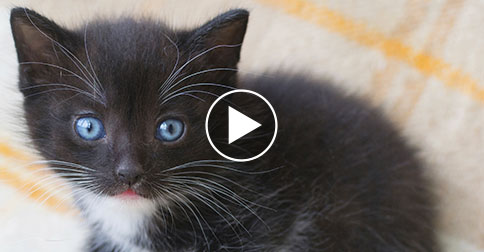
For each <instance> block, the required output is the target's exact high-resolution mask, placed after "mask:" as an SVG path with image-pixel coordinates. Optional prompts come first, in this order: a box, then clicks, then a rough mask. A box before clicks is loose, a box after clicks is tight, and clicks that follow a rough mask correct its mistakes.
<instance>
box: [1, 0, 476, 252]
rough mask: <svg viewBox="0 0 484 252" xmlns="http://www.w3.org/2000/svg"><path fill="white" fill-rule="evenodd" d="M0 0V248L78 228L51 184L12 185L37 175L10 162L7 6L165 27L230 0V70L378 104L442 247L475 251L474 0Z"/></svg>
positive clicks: (18, 143)
mask: <svg viewBox="0 0 484 252" xmlns="http://www.w3.org/2000/svg"><path fill="white" fill-rule="evenodd" d="M1 3H2V4H1V6H3V8H2V9H0V36H1V41H0V59H1V60H0V106H1V108H2V109H1V110H0V112H1V113H0V120H1V123H0V226H1V227H2V228H0V251H76V249H78V248H79V244H81V243H82V240H83V237H84V234H85V232H84V231H85V229H84V227H83V226H82V221H81V220H80V218H79V217H78V215H77V213H76V212H75V211H73V210H70V207H69V203H68V200H67V201H64V202H60V201H55V200H53V199H62V197H63V193H62V192H58V190H56V189H55V188H54V189H52V190H51V191H56V192H58V193H56V194H55V195H53V196H52V197H50V198H49V199H48V200H45V201H44V199H46V198H47V197H46V195H51V194H52V193H51V192H49V190H46V191H45V192H46V194H45V195H43V196H42V195H37V196H36V195H31V196H30V197H28V195H27V194H28V193H25V190H22V188H25V186H24V185H25V184H28V183H32V181H34V182H35V181H38V180H39V177H36V176H35V175H32V173H31V171H29V169H27V168H25V167H22V165H24V164H25V163H26V162H28V161H29V160H32V159H35V157H33V156H32V155H33V154H32V151H31V150H29V148H28V145H26V144H25V139H24V138H23V136H22V135H19V134H18V133H17V132H19V131H21V130H22V129H23V126H22V121H21V119H20V116H19V115H21V111H20V110H19V109H18V104H19V103H20V101H21V97H20V95H19V93H18V92H17V91H16V86H15V85H16V80H15V78H16V58H15V52H14V49H13V42H12V40H11V34H10V30H9V24H8V9H9V8H10V7H13V6H30V7H32V8H34V9H35V10H37V11H39V12H41V13H42V14H45V15H46V16H48V17H51V18H53V19H54V20H56V21H58V22H60V23H61V24H64V25H67V26H76V25H79V24H80V23H82V21H84V20H89V19H91V18H93V17H97V16H118V15H123V14H125V15H133V16H142V15H145V16H151V17H156V18H160V19H163V20H166V21H167V22H169V23H170V24H172V25H174V26H176V27H182V26H183V27H186V26H193V25H197V24H201V23H202V22H204V21H206V20H208V19H209V18H210V17H213V16H215V15H216V14H218V13H220V12H222V11H224V10H227V9H230V8H233V7H245V8H248V9H249V10H250V11H251V18H250V24H249V28H248V33H247V36H246V40H245V44H244V46H243V48H242V61H241V63H240V68H241V70H242V71H241V73H242V75H244V74H258V73H263V72H266V71H269V70H284V71H293V72H304V73H307V74H310V75H312V76H314V77H315V78H319V79H329V80H331V81H332V82H333V83H335V85H337V86H339V87H341V88H342V89H345V90H347V91H348V92H350V93H354V94H357V95H361V96H364V97H366V98H367V99H368V100H369V101H370V102H372V103H373V104H375V105H376V106H378V107H380V108H382V109H383V110H384V111H385V112H386V114H387V115H388V116H389V117H390V118H391V119H392V120H393V121H394V122H395V123H396V124H397V125H398V126H399V127H400V128H401V130H402V131H403V132H404V134H405V135H406V136H408V138H409V139H410V140H411V141H412V142H413V143H414V144H415V145H417V146H418V147H419V148H420V149H421V155H422V157H424V159H425V160H426V161H427V163H428V173H429V176H431V178H432V179H433V181H434V183H435V190H436V192H437V193H438V195H439V196H440V203H439V206H438V207H439V210H440V213H439V220H440V221H439V237H440V239H441V242H442V244H443V245H444V246H445V248H446V251H469V252H470V251H484V196H483V194H484V183H482V181H484V167H483V164H484V149H483V148H482V146H483V145H484V131H483V129H484V126H483V125H484V71H482V69H483V65H484V46H483V45H484V28H483V25H482V24H484V1H480V0H467V1H465V0H391V1H390V0H280V1H279V0H250V1H249V0H247V1H235V0H234V1H222V0H212V1H210V0H203V1H202V0H199V1H189V0H181V1H180V0H178V1H176V0H172V1H167V0H164V1H162V0H158V1H157V0H142V1H134V0H131V1H129V0H122V1H114V0H113V1H108V0H106V1H92V0H91V1H90V0H86V1H74V0H64V1H61V0H58V1H54V0H46V1H14V0H11V1H3V2H1ZM40 184H42V183H40ZM34 188H36V187H35V186H34ZM42 188H44V189H45V188H49V186H48V185H42ZM44 189H42V190H44ZM42 190H40V191H42ZM22 191H24V192H22ZM64 195H65V194H64ZM41 196H42V197H41ZM43 201H44V202H45V203H43V204H40V203H39V202H43Z"/></svg>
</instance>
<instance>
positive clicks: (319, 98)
mask: <svg viewBox="0 0 484 252" xmlns="http://www.w3.org/2000/svg"><path fill="white" fill-rule="evenodd" d="M248 16H249V14H248V12H247V11H245V10H232V11H229V12H227V13H224V14H222V15H220V16H218V17H216V18H215V19H213V20H211V21H209V22H208V23H206V24H205V25H203V26H201V27H199V28H196V29H194V30H173V29H170V28H168V27H166V26H165V25H163V24H160V23H158V22H155V21H152V20H134V19H130V18H123V19H119V20H112V21H96V22H91V23H89V24H87V25H86V26H85V27H82V28H81V29H77V30H67V29H64V28H62V27H60V26H58V25H57V24H55V23H54V22H52V21H50V20H49V19H47V18H45V17H42V16H41V15H39V14H37V13H35V12H33V11H31V10H26V9H22V8H17V9H13V10H12V13H11V25H12V31H13V35H14V39H15V45H16V48H17V53H18V59H19V62H20V67H19V69H20V81H19V87H20V90H21V91H22V93H23V94H24V96H25V101H24V109H25V116H26V119H27V123H28V127H29V130H30V136H31V138H32V139H33V142H34V143H35V146H36V147H37V149H38V150H39V152H40V153H41V154H42V156H43V157H44V158H45V159H47V160H51V161H49V162H50V165H51V166H52V169H54V170H55V171H57V172H59V174H60V175H61V176H63V177H65V178H66V179H68V180H69V181H70V183H71V184H72V187H73V192H74V194H75V197H76V200H77V201H76V202H77V204H78V206H79V208H80V209H81V210H82V212H83V214H84V215H85V217H86V220H87V221H88V223H89V225H90V226H91V228H92V234H91V240H90V242H89V244H88V245H87V248H86V249H87V250H88V251H123V252H124V251H164V252H170V251H173V252H182V251H183V252H193V251H197V252H201V251H291V252H294V251H295V252H298V251H337V252H341V251H436V250H437V248H436V246H435V239H434V231H433V228H434V226H433V220H434V218H433V216H434V213H433V211H432V210H431V208H432V205H431V202H432V201H431V196H430V193H429V190H428V189H427V187H426V186H427V182H426V180H425V179H424V178H423V175H422V172H423V171H422V167H421V164H420V162H419V161H418V160H417V158H416V157H415V152H414V150H412V148H410V147H408V146H407V145H406V144H405V142H404V141H403V139H402V138H401V136H400V135H399V134H398V133H397V132H396V131H395V129H394V128H393V127H392V126H391V125H390V124H389V123H388V122H387V121H386V120H385V119H383V118H382V117H381V115H380V114H379V113H378V112H377V111H375V110H373V109H370V108H368V106H367V105H366V104H365V103H363V102H361V101H359V100H357V99H355V98H351V97H345V96H343V95H341V94H340V93H339V92H337V91H335V90H333V89H332V88H330V87H329V86H323V85H322V84H323V83H316V82H312V81H310V80H307V79H306V78H298V77H289V76H283V75H275V77H273V78H253V79H247V80H246V81H244V82H241V81H237V75H236V72H235V68H236V66H237V63H238V61H239V56H240V46H241V43H242V41H243V38H244V33H245V30H246V26H247V21H248ZM233 88H248V89H252V90H254V91H256V92H259V93H261V94H262V95H264V96H265V97H266V98H267V99H269V101H270V102H271V103H272V105H273V106H274V107H275V110H276V113H277V115H278V118H279V134H278V136H277V139H276V142H275V144H274V145H273V146H272V148H271V149H270V150H269V152H267V153H266V154H265V155H264V156H262V157H261V158H259V159H257V160H254V161H251V162H245V163H237V162H231V161H228V160H224V159H223V158H222V157H220V156H219V155H218V154H217V153H216V152H215V151H214V150H213V149H212V148H211V147H210V145H209V142H208V140H207V137H206V135H205V128H204V124H205V116H206V113H207V110H208V108H209V106H210V105H211V103H212V102H213V101H214V100H215V99H216V98H217V97H218V96H220V95H221V94H223V93H225V92H227V91H229V90H231V89H233ZM229 102H230V101H229ZM246 109H248V110H249V111H250V110H252V111H253V112H257V109H258V108H257V107H256V106H252V107H251V106H250V104H249V103H248V105H247V107H246ZM211 130H212V131H215V132H216V131H217V130H220V129H218V128H217V127H214V128H212V129H211ZM257 137H259V139H262V140H263V139H264V137H265V136H264V134H262V135H259V136H254V139H257ZM252 142H255V143H256V144H257V142H258V141H252ZM250 148H251V146H242V147H241V151H247V150H249V151H250V150H251V149H250Z"/></svg>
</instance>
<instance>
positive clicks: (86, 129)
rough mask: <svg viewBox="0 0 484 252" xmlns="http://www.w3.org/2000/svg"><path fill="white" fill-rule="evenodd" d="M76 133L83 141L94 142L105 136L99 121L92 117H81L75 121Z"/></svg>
mask: <svg viewBox="0 0 484 252" xmlns="http://www.w3.org/2000/svg"><path fill="white" fill-rule="evenodd" d="M75 127H76V133H77V134H78V135H79V136H80V137H81V138H82V139H84V140H88V141H94V140H98V139H101V138H103V137H104V136H105V135H106V132H105V131H104V126H103V123H102V122H101V120H99V119H97V118H94V117H81V118H79V119H77V121H76V125H75Z"/></svg>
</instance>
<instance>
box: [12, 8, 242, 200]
mask: <svg viewBox="0 0 484 252" xmlns="http://www.w3.org/2000/svg"><path fill="white" fill-rule="evenodd" d="M247 21H248V12H247V11H245V10H232V11H229V12H226V13H225V14H222V15H220V16H218V17H216V18H215V19H213V20H211V21H209V22H208V23H206V24H204V25H202V26H201V27H199V28H196V29H193V30H184V31H175V30H172V29H170V28H168V27H166V26H164V25H162V24H159V23H157V22H154V21H149V20H143V21H137V20H134V19H129V18H126V19H120V20H117V21H97V22H91V23H89V24H88V25H86V26H83V27H81V28H79V29H76V30H68V29H65V28H62V27H61V26H59V25H57V24H55V23H54V22H52V21H51V20H49V19H47V18H45V17H43V16H41V15H39V14H37V13H35V12H34V11H31V10H27V9H23V8H17V9H13V10H12V13H11V26H12V32H13V36H14V40H15V46H16V48H17V53H18V59H19V62H20V67H19V70H20V76H19V77H20V81H19V87H20V90H21V92H22V93H23V95H24V97H25V101H24V109H25V115H26V119H27V123H28V128H29V132H30V135H31V138H32V139H33V141H34V143H35V145H36V147H37V149H38V150H39V151H40V153H41V154H42V155H43V156H44V158H46V159H47V160H52V161H50V165H51V166H52V167H53V169H54V170H55V171H57V172H59V173H60V174H61V175H64V176H65V177H67V178H68V179H69V180H70V181H71V182H72V184H74V185H76V186H77V187H80V188H84V189H86V190H89V191H91V192H94V193H101V194H104V195H106V196H117V195H120V194H122V193H123V192H126V191H129V190H132V191H134V192H136V193H137V194H138V195H141V196H143V197H145V198H148V199H153V198H157V197H159V196H160V193H161V191H160V190H159V188H163V186H164V185H163V183H165V184H169V183H172V182H173V181H170V173H173V172H176V171H181V170H170V169H173V167H180V165H184V164H185V165H186V166H190V165H197V164H198V165H200V164H203V162H202V163H200V162H194V161H198V160H216V159H220V157H219V156H218V155H217V154H216V153H215V152H214V151H213V149H212V148H211V147H210V145H209V143H208V141H207V138H206V135H205V129H204V123H205V116H206V112H207V110H208V108H209V106H210V105H211V103H212V101H213V100H215V99H216V98H217V96H219V95H220V94H222V93H224V92H226V91H229V90H230V88H233V87H234V86H235V81H236V73H235V68H236V66H237V63H238V61H239V56H240V48H241V43H242V40H243V38H244V34H245V30H246V26H247ZM187 176H188V175H187ZM190 176H197V174H191V175H190ZM178 186H179V185H178ZM171 188H176V187H171Z"/></svg>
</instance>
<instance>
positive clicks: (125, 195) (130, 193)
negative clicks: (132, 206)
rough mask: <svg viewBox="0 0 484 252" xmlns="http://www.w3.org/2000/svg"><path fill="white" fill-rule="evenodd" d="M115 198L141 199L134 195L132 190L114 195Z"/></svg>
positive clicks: (136, 194)
mask: <svg viewBox="0 0 484 252" xmlns="http://www.w3.org/2000/svg"><path fill="white" fill-rule="evenodd" d="M116 196H117V197H121V198H123V199H130V198H131V199H135V198H139V197H141V195H139V194H138V193H136V192H135V191H134V190H133V189H131V188H128V190H126V191H124V192H122V193H120V194H118V195H116Z"/></svg>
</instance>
